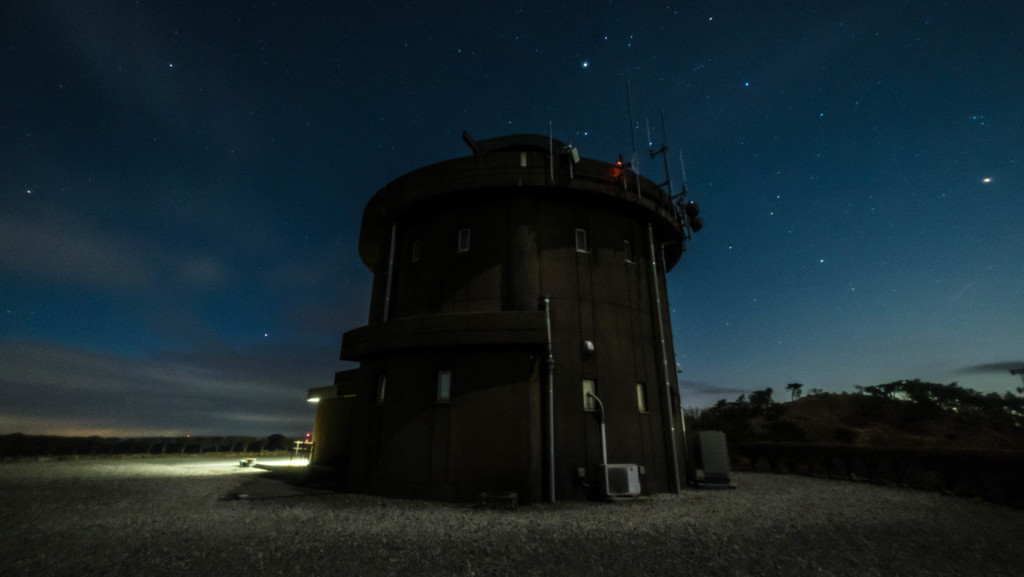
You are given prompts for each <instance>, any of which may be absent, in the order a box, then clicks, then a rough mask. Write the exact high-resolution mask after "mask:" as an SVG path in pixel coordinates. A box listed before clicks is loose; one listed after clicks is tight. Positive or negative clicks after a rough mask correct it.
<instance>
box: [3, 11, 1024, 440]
mask: <svg viewBox="0 0 1024 577" xmlns="http://www.w3.org/2000/svg"><path fill="white" fill-rule="evenodd" d="M428 5H429V7H428ZM1020 16H1021V8H1020V6H1019V3H1018V2H1016V0H1009V1H999V0H991V1H989V0H983V1H980V2H966V1H964V2H940V1H928V2H917V1H907V2H893V1H885V2H882V1H872V0H868V1H866V2H858V3H847V2H796V1H793V2H787V1H782V2H743V1H719V2H686V3H675V2H668V1H662V2H657V3H655V2H620V1H603V2H573V3H558V2H493V3H492V2H462V1H458V2H431V3H428V2H409V3H401V2H374V1H364V2H323V3H316V2H302V1H296V2H287V1H280V2H263V1H257V2H244V3H243V2H229V1H218V2H206V1H196V2H188V1H183V2H147V1H143V2H127V1H125V2H92V1H88V0H74V1H70V0H69V1H55V0H35V1H33V2H4V3H3V4H2V5H0V51H2V54H0V434H2V433H13V432H23V433H26V434H65V435H91V434H99V435H109V436H131V435H182V434H186V433H191V434H194V435H195V434H253V435H267V434H271V433H282V434H287V435H299V434H302V433H303V432H304V431H307V430H309V429H310V428H311V426H312V420H313V414H314V408H313V406H312V405H310V404H308V403H306V402H305V396H306V390H307V389H308V388H311V387H317V386H325V385H329V384H330V383H331V382H332V379H333V373H334V372H335V371H338V370H344V369H348V368H353V367H354V366H355V365H354V364H351V363H346V362H342V361H339V360H337V358H338V351H339V349H340V345H341V335H342V333H343V332H344V331H346V330H349V329H352V328H355V327H357V326H360V325H362V324H365V322H366V318H367V308H368V303H369V291H370V286H371V282H372V277H371V275H370V273H369V271H367V270H366V268H365V267H364V266H363V265H362V263H361V261H360V260H359V257H358V253H357V248H356V247H357V239H358V234H359V226H360V219H361V215H362V210H363V207H364V205H365V204H366V202H367V200H368V199H369V198H370V197H371V196H372V195H373V194H374V193H375V192H376V191H377V190H378V189H380V188H381V187H382V186H383V185H385V184H386V183H387V182H389V181H391V180H393V179H395V178H397V177H398V176H400V175H402V174H404V173H406V172H408V171H410V170H413V169H415V168H418V167H421V166H424V165H427V164H430V163H434V162H438V161H441V160H445V159H449V158H453V157H458V156H465V155H467V154H469V152H470V151H469V149H468V148H467V147H466V145H465V144H464V143H463V142H462V140H461V138H460V134H461V132H462V131H463V130H467V131H469V132H470V133H471V134H472V135H473V136H474V137H475V138H477V139H478V140H481V139H485V138H490V137H495V136H502V135H507V134H514V133H539V134H546V133H547V131H548V126H549V123H550V125H551V127H552V130H553V133H554V137H555V138H557V139H560V140H562V141H565V142H571V143H572V144H574V145H576V146H577V147H579V149H580V152H581V154H582V155H583V156H586V157H590V158H596V159H601V160H606V161H609V162H612V161H614V159H615V158H616V157H617V155H618V154H620V153H621V154H625V155H626V156H627V157H628V156H629V154H630V151H631V133H630V120H629V108H628V105H627V91H626V84H627V80H628V82H629V84H630V86H631V91H632V105H633V114H634V126H633V129H634V130H633V134H634V135H635V137H636V142H637V148H638V149H639V152H640V153H641V159H642V162H641V165H640V169H641V172H642V173H643V174H644V175H645V176H648V177H650V178H651V179H652V180H655V181H657V182H661V181H662V180H664V178H663V176H664V174H663V171H662V168H661V166H660V160H659V161H657V162H655V161H651V160H650V159H649V156H645V155H646V151H647V148H648V143H649V142H653V144H654V146H655V147H656V148H657V147H659V146H660V145H661V144H662V143H666V142H667V144H668V146H669V148H670V151H669V154H670V159H671V163H670V168H671V170H673V175H672V176H673V179H674V180H675V182H676V183H680V182H682V177H683V170H682V163H680V155H681V156H682V159H683V160H684V161H685V176H686V183H687V187H688V189H689V192H690V198H691V199H693V200H696V201H698V202H699V203H700V205H701V207H702V213H701V214H702V216H703V218H704V221H705V227H704V230H702V231H701V232H700V233H698V234H696V235H695V237H694V239H693V240H692V242H690V243H689V245H688V251H687V252H686V253H685V254H684V255H683V259H682V260H681V261H680V264H679V265H678V266H677V267H676V268H675V269H674V270H673V271H671V273H670V274H669V285H670V291H669V295H668V298H669V302H670V305H671V310H672V322H673V331H674V335H675V345H676V350H675V352H676V359H677V361H678V364H679V366H680V367H681V369H682V373H681V375H680V376H681V390H682V398H683V404H684V405H685V406H698V407H699V406H709V405H710V404H713V403H714V401H716V400H718V399H720V398H729V399H730V400H731V399H733V398H735V397H737V396H738V395H740V394H743V393H745V392H750V391H753V390H757V389H763V388H765V387H772V388H773V389H774V390H775V391H776V400H783V399H784V398H785V397H786V393H785V390H784V389H785V386H786V384H787V383H792V382H799V383H802V384H803V385H804V387H805V391H806V390H809V389H811V388H820V389H823V390H826V391H844V390H845V391H852V390H853V387H854V386H856V385H862V386H868V385H875V384H880V383H885V382H890V381H893V380H898V379H913V378H920V379H924V380H929V381H933V382H940V383H949V382H954V381H956V382H959V383H960V384H961V385H962V386H967V387H971V388H974V389H976V390H980V391H984V392H989V391H994V392H999V393H1003V392H1006V391H1012V390H1013V389H1015V388H1016V387H1018V386H1020V385H1021V382H1020V380H1019V379H1018V377H1014V376H1012V375H1010V373H1009V370H1008V369H1009V368H1013V367H1018V366H1022V365H1024V339H1022V337H1021V334H1022V328H1024V326H1022V325H1024V292H1022V290H1021V287H1022V283H1024V256H1022V255H1024V227H1022V226H1021V222H1022V214H1024V211H1022V208H1024V203H1022V201H1021V196H1020V192H1021V190H1022V185H1024V104H1022V101H1024V99H1022V97H1021V94H1022V93H1024V34H1022V32H1021V29H1020V26H1019V22H1020ZM662 110H664V117H665V130H664V131H663V130H662V127H661V121H660V113H661V111H662ZM648 126H649V127H650V129H649V132H648ZM648 134H649V135H648Z"/></svg>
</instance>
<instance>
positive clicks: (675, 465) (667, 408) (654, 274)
mask: <svg viewBox="0 0 1024 577" xmlns="http://www.w3.org/2000/svg"><path fill="white" fill-rule="evenodd" d="M647 237H648V240H649V241H650V248H651V282H652V283H653V284H654V302H655V306H656V309H657V315H658V339H659V341H660V343H661V346H660V347H659V350H660V351H661V370H662V374H663V375H664V377H665V400H664V401H663V402H662V405H663V407H664V410H663V411H662V412H663V416H662V421H663V426H664V429H665V436H666V437H667V439H666V442H665V444H666V445H667V446H668V451H669V452H670V453H671V459H670V460H671V461H672V469H671V471H672V479H671V481H670V482H669V486H670V487H671V488H672V492H673V493H676V494H679V457H678V454H677V450H676V424H675V420H674V419H673V418H672V392H671V387H672V384H671V379H670V378H669V373H668V354H667V351H666V350H665V323H664V321H663V320H662V318H661V316H662V315H661V290H660V289H659V288H658V284H659V283H658V253H657V252H655V250H654V226H652V225H651V223H647Z"/></svg>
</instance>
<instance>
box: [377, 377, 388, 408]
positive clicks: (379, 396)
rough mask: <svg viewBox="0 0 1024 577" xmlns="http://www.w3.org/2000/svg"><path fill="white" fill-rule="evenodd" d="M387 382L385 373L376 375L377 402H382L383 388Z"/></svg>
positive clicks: (379, 403)
mask: <svg viewBox="0 0 1024 577" xmlns="http://www.w3.org/2000/svg"><path fill="white" fill-rule="evenodd" d="M387 384H388V377H387V375H377V404H378V405H381V404H383V403H384V388H385V387H386V386H387Z"/></svg>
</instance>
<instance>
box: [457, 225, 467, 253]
mask: <svg viewBox="0 0 1024 577" xmlns="http://www.w3.org/2000/svg"><path fill="white" fill-rule="evenodd" d="M459 252H469V229H468V228H460V229H459Z"/></svg>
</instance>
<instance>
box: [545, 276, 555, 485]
mask: <svg viewBox="0 0 1024 577" xmlns="http://www.w3.org/2000/svg"><path fill="white" fill-rule="evenodd" d="M544 318H545V320H546V322H547V328H548V358H547V361H546V363H547V380H548V386H547V393H546V395H545V398H544V404H545V405H547V413H548V414H547V417H548V428H547V431H546V433H547V434H546V439H545V443H544V445H545V452H546V453H547V455H546V457H547V459H546V460H547V466H548V474H547V478H546V485H547V491H546V493H547V500H548V503H554V502H555V356H554V354H553V353H552V351H551V297H550V296H548V295H544Z"/></svg>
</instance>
